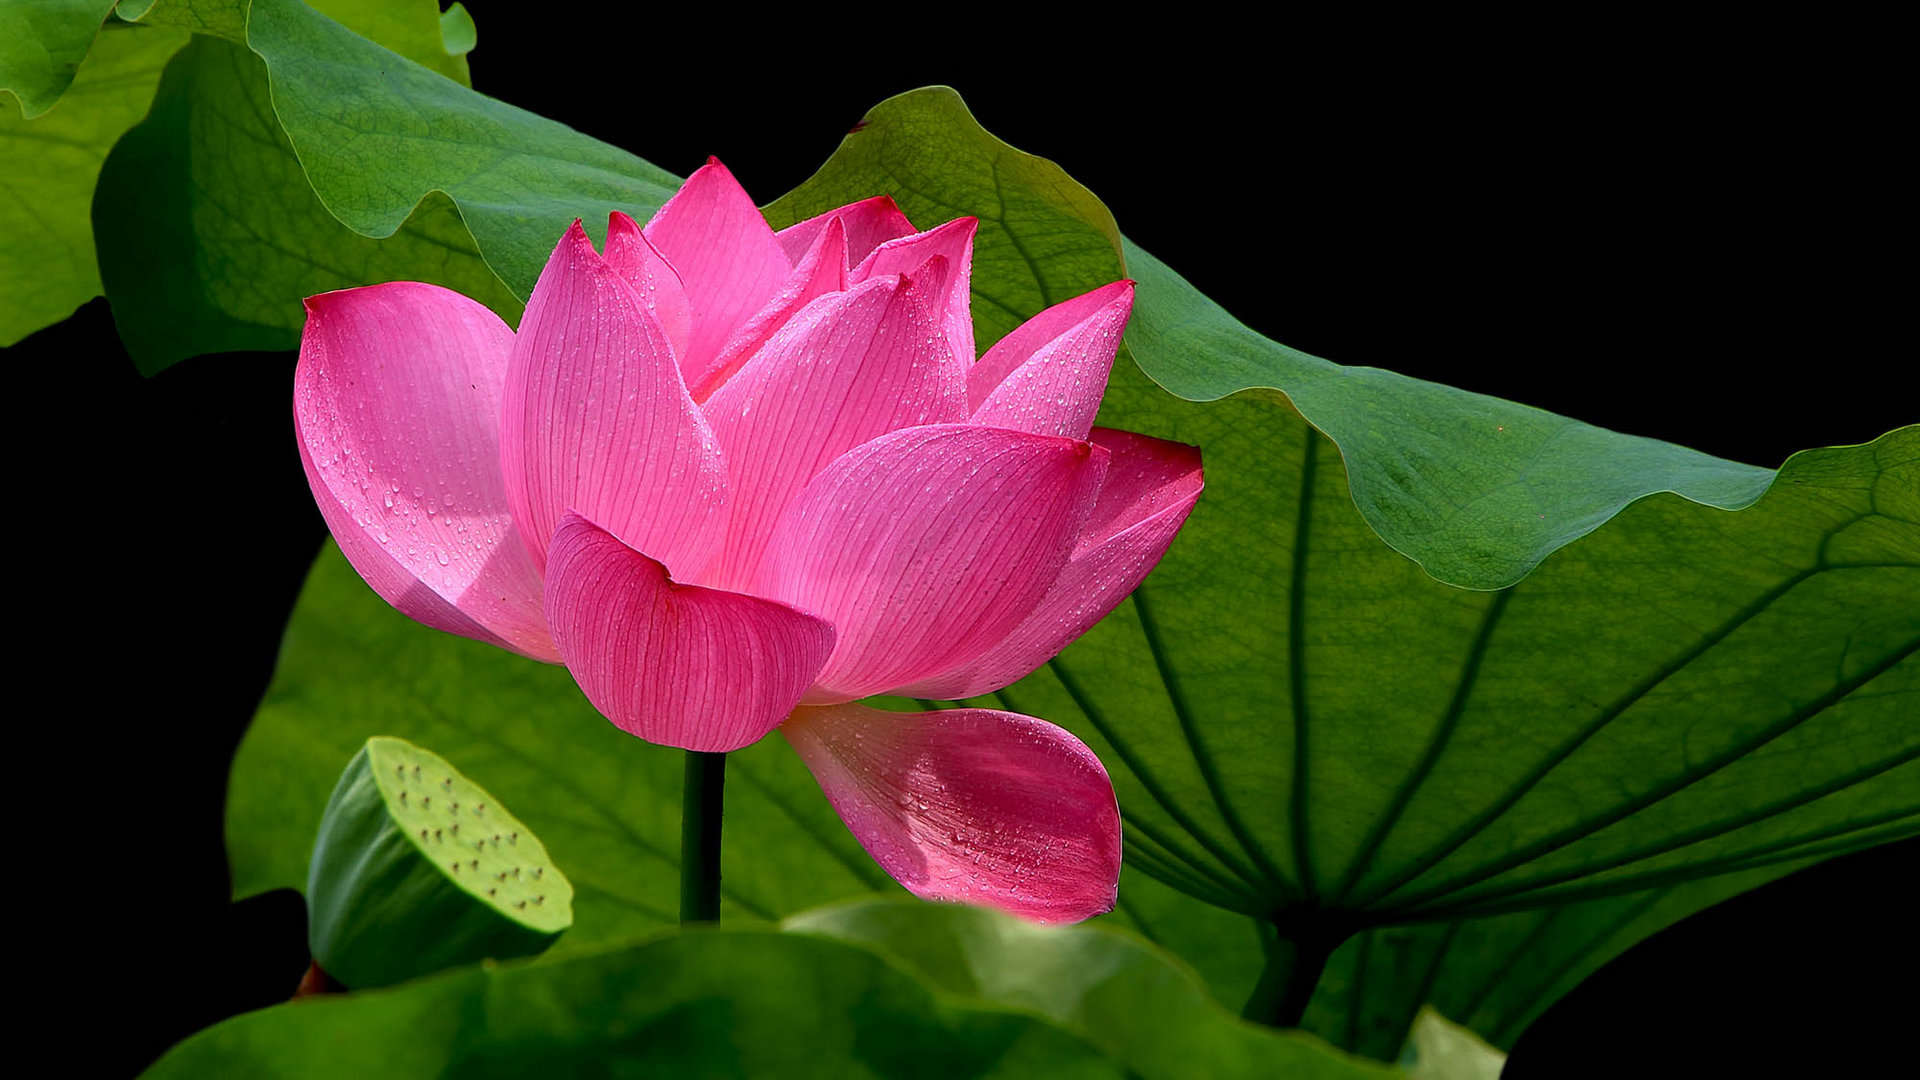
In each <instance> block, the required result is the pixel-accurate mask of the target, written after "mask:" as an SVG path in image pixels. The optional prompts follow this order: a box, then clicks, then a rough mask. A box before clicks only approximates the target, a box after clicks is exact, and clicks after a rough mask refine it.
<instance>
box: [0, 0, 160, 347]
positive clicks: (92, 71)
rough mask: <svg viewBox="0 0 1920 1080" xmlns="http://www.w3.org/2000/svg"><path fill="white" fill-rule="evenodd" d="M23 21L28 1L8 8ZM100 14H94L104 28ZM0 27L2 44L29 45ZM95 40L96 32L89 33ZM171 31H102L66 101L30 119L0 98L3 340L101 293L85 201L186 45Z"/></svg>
mask: <svg viewBox="0 0 1920 1080" xmlns="http://www.w3.org/2000/svg"><path fill="white" fill-rule="evenodd" d="M5 10H6V12H7V13H9V14H7V15H5V16H0V17H5V18H17V17H19V16H18V15H17V14H14V13H18V12H20V11H24V10H26V9H25V8H24V7H19V8H16V7H8V8H6V9H5ZM98 24H99V20H97V19H96V20H94V25H95V26H96V27H97V26H98ZM10 33H12V32H11V31H9V30H8V29H7V28H6V27H5V26H4V25H0V42H4V43H6V44H5V45H0V48H22V47H24V45H23V44H22V41H21V40H20V39H15V38H11V37H10ZM88 40H89V41H91V40H92V35H91V34H89V35H88ZM186 40H187V38H186V35H185V34H182V33H179V32H176V31H171V30H154V29H147V28H136V27H120V28H116V29H115V30H114V31H113V32H111V33H106V34H102V35H101V36H100V40H99V42H98V43H97V45H96V46H95V47H94V49H93V51H92V52H91V53H89V54H88V55H87V58H86V61H85V63H82V64H81V65H80V66H79V71H78V74H77V75H74V76H73V85H72V86H71V87H69V88H67V90H66V93H65V96H64V97H62V98H61V99H60V103H59V107H58V108H54V109H53V110H52V111H50V112H44V113H43V114H41V115H39V116H36V117H35V118H33V119H28V118H27V117H26V116H25V115H22V114H20V113H16V112H15V111H14V110H13V108H12V107H11V106H10V105H8V104H6V103H5V102H4V101H0V158H4V160H5V161H6V163H7V167H6V169H5V170H4V171H0V236H4V237H5V238H6V241H5V243H4V244H3V245H0V346H5V345H12V344H13V343H14V342H16V341H19V340H20V339H21V338H23V337H26V336H27V335H28V334H31V333H33V332H34V331H35V330H38V329H40V328H41V327H44V326H50V325H52V324H53V323H56V322H59V321H60V320H62V319H64V318H66V317H67V316H68V315H71V314H73V310H74V309H75V308H77V307H79V306H80V305H81V304H84V303H86V302H87V301H88V300H91V299H93V298H94V297H96V296H98V295H100V268H99V265H98V263H97V261H96V260H95V258H94V251H93V223H92V221H91V220H90V218H89V215H88V208H89V207H90V206H91V205H92V203H93V188H94V183H95V181H96V180H97V179H98V177H99V175H100V166H101V164H102V162H103V161H104V160H105V159H106V156H107V151H108V150H110V149H111V148H112V147H113V144H114V141H115V140H117V139H119V138H120V136H121V134H122V133H124V132H125V131H126V130H127V129H128V128H130V127H132V126H133V125H134V124H135V123H136V122H138V121H139V119H140V118H141V117H142V116H143V115H145V114H146V111H147V106H148V105H149V104H150V103H151V102H152V101H153V94H154V90H155V88H156V87H157V86H158V85H159V82H160V69H161V68H162V67H164V66H165V64H166V62H167V58H168V57H169V56H172V55H173V54H174V52H175V51H177V50H178V49H179V48H180V46H181V45H183V44H185V43H186Z"/></svg>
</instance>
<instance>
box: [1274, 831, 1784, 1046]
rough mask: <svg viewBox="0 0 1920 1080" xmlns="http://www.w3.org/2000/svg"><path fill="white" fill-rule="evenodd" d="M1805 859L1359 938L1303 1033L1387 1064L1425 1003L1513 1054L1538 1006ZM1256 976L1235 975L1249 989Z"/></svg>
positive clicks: (1343, 952) (1310, 1010) (1336, 964)
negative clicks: (1658, 935) (1655, 937)
mask: <svg viewBox="0 0 1920 1080" xmlns="http://www.w3.org/2000/svg"><path fill="white" fill-rule="evenodd" d="M1814 861H1817V860H1812V859H1804V860H1798V861H1794V862H1787V863H1777V864H1772V865H1768V866H1763V867H1761V868H1759V869H1756V870H1747V871H1743V872H1738V873H1731V874H1720V875H1716V876H1714V877H1708V878H1701V879H1698V880H1694V881H1687V882H1682V883H1680V884H1677V885H1666V886H1661V887H1658V888H1653V889H1646V890H1642V891H1640V892H1635V893H1626V894H1623V895H1619V896H1609V897H1603V898H1601V899H1598V900H1584V901H1579V902H1575V903H1569V904H1558V905H1553V906H1549V907H1542V908H1534V909H1531V910H1528V911H1521V912H1515V913H1513V914H1509V915H1489V916H1484V917H1481V918H1477V919H1457V920H1452V921H1448V922H1443V923H1420V924H1417V925H1411V926H1386V927H1380V928H1377V929H1372V930H1365V931H1362V932H1360V933H1358V934H1356V935H1354V937H1353V938H1352V939H1350V940H1349V941H1348V942H1347V943H1346V944H1344V945H1342V946H1341V947H1340V948H1339V950H1338V951H1336V952H1335V953H1334V954H1333V957H1332V959H1331V960H1329V961H1328V963H1327V968H1326V972H1325V974H1324V975H1323V976H1322V977H1321V979H1320V983H1319V986H1318V988H1317V989H1316V990H1315V992H1314V996H1313V1000H1312V1001H1311V1002H1310V1003H1309V1004H1308V1006H1307V1011H1306V1015H1305V1016H1304V1017H1303V1019H1302V1021H1301V1026H1302V1027H1305V1028H1307V1029H1308V1030H1310V1031H1314V1032H1318V1033H1320V1034H1321V1035H1323V1036H1325V1037H1326V1038H1328V1039H1330V1040H1332V1041H1334V1042H1336V1043H1338V1044H1340V1045H1342V1046H1345V1047H1348V1048H1349V1049H1352V1050H1354V1051H1356V1052H1358V1053H1362V1054H1368V1055H1370V1056H1373V1057H1377V1058H1384V1059H1389V1060H1391V1059H1392V1058H1393V1057H1394V1056H1395V1054H1396V1053H1398V1052H1399V1049H1400V1048H1401V1047H1402V1046H1403V1045H1404V1044H1405V1043H1406V1042H1407V1041H1408V1039H1409V1037H1410V1036H1409V1027H1410V1026H1412V1027H1414V1028H1415V1029H1416V1031H1417V1027H1418V1016H1419V1014H1420V1011H1421V1009H1422V1008H1423V1007H1426V1006H1427V1005H1429V1004H1431V1005H1432V1007H1433V1008H1436V1009H1438V1010H1439V1011H1440V1012H1441V1013H1444V1014H1445V1015H1447V1016H1449V1017H1452V1018H1453V1019H1455V1020H1457V1021H1459V1022H1460V1023H1461V1024H1464V1025H1466V1026H1468V1027H1469V1028H1471V1029H1472V1030H1474V1031H1478V1032H1483V1033H1485V1035H1486V1037H1487V1039H1488V1040H1489V1041H1491V1042H1493V1043H1495V1044H1497V1045H1499V1046H1512V1045H1514V1043H1515V1041H1516V1040H1517V1039H1518V1038H1519V1035H1520V1033H1521V1032H1522V1031H1523V1030H1525V1029H1526V1027H1527V1025H1528V1024H1529V1023H1530V1022H1531V1021H1532V1020H1533V1019H1534V1018H1535V1017H1537V1016H1539V1015H1540V1014H1541V1013H1542V1012H1544V1011H1545V1010H1546V1008H1547V1006H1549V1005H1551V1004H1552V1003H1553V1002H1554V1001H1556V1000H1558V999H1559V998H1560V997H1561V996H1563V995H1564V994H1566V993H1567V992H1568V991H1569V990H1571V989H1572V988H1573V987H1575V986H1577V985H1579V983H1580V982H1581V980H1583V979H1585V978H1586V977H1587V976H1588V975H1591V974H1592V973H1593V972H1595V971H1597V970H1598V969H1599V968H1600V966H1601V965H1602V964H1605V963H1606V962H1607V961H1608V960H1611V959H1612V958H1613V957H1615V956H1617V955H1619V954H1620V953H1622V952H1624V951H1625V950H1626V949H1627V948H1628V947H1629V946H1631V945H1633V944H1635V943H1636V942H1639V941H1641V940H1644V939H1645V938H1647V937H1650V936H1651V935H1653V934H1654V933H1655V932H1656V931H1659V930H1662V929H1664V928H1666V927H1667V926H1670V925H1672V924H1673V923H1675V922H1677V921H1679V920H1680V919H1683V918H1685V917H1686V916H1688V915H1691V914H1693V913H1694V912H1696V911H1699V910H1701V909H1704V908H1706V907H1709V906H1711V905H1713V904H1716V903H1719V902H1720V901H1721V900H1724V899H1727V898H1729V897H1732V896H1735V895H1738V894H1739V893H1742V892H1745V891H1747V890H1748V889H1751V888H1754V887H1756V886H1759V885H1762V884H1765V883H1766V882H1768V881H1771V880H1773V879H1775V878H1778V877H1781V876H1783V875H1785V874H1788V873H1791V872H1792V871H1794V870H1798V869H1800V868H1801V867H1804V866H1807V865H1809V864H1810V863H1812V862H1814ZM1253 977H1254V976H1253V975H1252V973H1244V974H1243V976H1242V978H1243V979H1244V980H1245V982H1246V984H1247V985H1249V986H1251V985H1252V980H1253ZM1410 1018H1412V1020H1411V1021H1410ZM1414 1037H1415V1038H1417V1036H1414Z"/></svg>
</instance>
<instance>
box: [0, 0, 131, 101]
mask: <svg viewBox="0 0 1920 1080" xmlns="http://www.w3.org/2000/svg"><path fill="white" fill-rule="evenodd" d="M113 5H114V0H12V2H10V3H7V4H5V5H0V91H11V92H12V94H13V96H14V99H15V102H16V103H17V104H18V106H19V108H20V113H21V115H22V116H23V117H24V118H25V119H28V120H31V119H33V118H34V117H36V116H39V115H40V114H42V113H44V112H46V111H47V110H48V109H51V108H53V106H54V103H55V102H57V101H59V100H60V95H62V94H64V93H66V92H67V87H68V86H70V85H72V83H73V80H74V77H75V76H76V75H77V74H78V73H79V71H80V63H81V61H83V60H85V59H86V57H87V52H88V50H90V49H92V48H93V38H94V35H95V34H97V33H99V32H100V24H101V23H102V22H103V21H105V20H106V17H107V14H108V13H109V12H111V11H112V10H113ZM13 115H14V113H13V109H12V108H11V107H9V106H8V105H7V104H6V103H5V102H0V116H5V117H7V118H12V116H13Z"/></svg>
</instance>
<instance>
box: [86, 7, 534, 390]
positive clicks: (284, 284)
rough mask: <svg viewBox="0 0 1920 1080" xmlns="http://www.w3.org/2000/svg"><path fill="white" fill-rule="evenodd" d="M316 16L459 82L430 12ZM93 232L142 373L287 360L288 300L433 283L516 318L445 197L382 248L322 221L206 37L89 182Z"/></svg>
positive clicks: (287, 150) (263, 117)
mask: <svg viewBox="0 0 1920 1080" xmlns="http://www.w3.org/2000/svg"><path fill="white" fill-rule="evenodd" d="M328 6H329V7H330V8H331V9H332V10H334V11H335V12H336V14H338V15H340V17H341V18H343V19H347V20H349V21H355V22H362V23H364V24H366V26H367V28H368V29H369V30H370V31H372V32H376V33H389V34H392V35H393V37H392V38H391V39H389V40H390V42H391V43H392V44H393V45H395V46H396V47H401V48H405V49H407V50H408V51H409V53H410V54H412V55H417V56H419V57H421V58H422V59H426V60H433V59H434V58H435V57H436V56H437V57H438V58H439V59H441V60H445V61H448V62H452V61H458V68H457V71H456V72H454V73H455V74H458V75H459V76H461V77H463V78H464V76H465V71H466V69H465V60H464V58H461V57H448V56H447V54H446V52H445V51H444V49H443V48H442V46H441V45H440V38H439V33H440V31H439V22H438V18H437V14H438V12H437V8H435V7H434V5H432V4H431V3H426V4H411V3H410V4H403V5H390V4H376V3H372V2H371V0H339V2H336V3H334V4H332V5H328ZM302 10H303V11H305V10H307V9H304V8H303V9H302ZM196 12H197V13H198V14H200V15H201V16H203V17H205V18H208V19H212V18H213V15H212V14H209V12H208V10H207V9H204V8H192V9H181V8H177V7H172V6H168V5H161V6H160V7H159V9H158V10H156V11H155V12H151V13H149V14H148V15H147V16H146V19H147V21H165V18H166V16H167V15H169V14H172V15H174V16H175V17H176V21H185V20H184V19H181V18H179V17H180V16H182V15H184V14H190V13H196ZM214 13H215V14H217V9H214ZM308 16H309V17H310V18H313V19H315V20H317V21H320V22H326V20H325V19H323V18H321V17H320V16H319V15H317V14H314V13H312V12H310V11H309V12H308ZM423 20H424V21H423ZM215 21H216V22H217V20H215ZM327 25H329V26H331V25H333V24H331V23H327ZM427 32H431V34H432V37H431V39H430V40H428V39H427V38H426V37H425V36H424V35H425V34H426V33H427ZM348 36H349V37H352V35H348ZM353 40H355V41H357V42H360V43H361V45H362V47H364V48H365V49H367V50H369V51H371V52H373V53H377V54H379V55H382V56H389V57H391V54H387V53H384V52H382V51H381V50H380V49H379V48H378V47H377V46H375V45H373V44H371V43H369V42H366V41H364V40H362V39H360V38H357V37H355V38H353ZM394 62H395V63H402V62H403V61H399V60H397V59H396V60H394ZM421 78H422V79H425V80H431V81H434V82H438V83H441V84H444V85H445V86H446V87H447V88H448V89H449V90H450V91H453V92H458V93H463V94H469V95H471V94H472V91H470V90H467V89H466V88H465V87H464V86H461V85H460V84H459V83H456V82H454V81H452V80H451V79H449V78H445V77H442V76H441V75H439V74H434V73H432V72H427V71H424V70H422V71H421ZM94 223H95V233H96V235H97V238H98V244H99V253H100V270H101V275H102V277H103V278H104V279H105V283H106V291H107V295H108V297H109V298H110V299H111V301H112V303H113V311H114V318H115V321H116V322H117V323H118V325H119V327H120V332H121V336H122V338H123V339H124V340H125V341H126V343H127V348H128V351H129V353H130V354H131V355H132V356H133V357H134V360H135V363H136V364H138V365H139V366H140V368H141V370H143V371H146V372H148V373H150V374H151V373H152V372H155V371H158V370H160V369H161V368H164V367H165V366H167V365H168V364H171V363H173V362H174V361H176V360H180V359H182V358H185V357H188V356H194V355H197V354H200V353H207V352H223V351H232V350H244V349H282V348H291V347H292V346H293V345H294V344H295V343H296V342H297V341H298V335H299V327H300V324H301V321H302V319H303V318H304V312H303V311H302V308H301V300H302V299H303V298H304V297H306V296H309V295H311V294H314V293H318V292H325V291H327V290H330V289H339V288H345V287H348V286H352V285H362V284H367V283H371V282H376V281H388V280H394V279H414V280H424V281H432V282H435V283H438V284H443V285H446V286H448V287H450V288H454V289H458V290H459V291H461V292H464V293H467V294H468V295H471V296H473V297H475V298H476V299H479V300H481V301H482V302H484V303H487V304H489V305H490V306H492V307H494V308H495V309H497V310H500V311H502V312H503V313H504V314H506V315H508V316H509V317H512V316H514V315H516V314H517V312H518V310H519V301H518V300H517V299H516V298H515V297H514V296H513V294H512V293H510V292H509V291H507V289H506V288H505V287H504V286H503V285H501V283H500V281H499V279H498V278H496V277H495V276H494V274H493V271H492V270H491V269H489V268H488V267H487V265H486V263H485V262H484V261H482V260H481V259H480V257H479V254H478V252H477V251H476V249H475V247H474V243H473V238H472V237H471V236H470V235H469V234H468V232H467V228H466V226H465V224H463V222H462V221H461V218H460V214H459V213H458V211H457V210H456V209H455V208H454V207H453V205H452V204H451V203H450V202H449V201H448V200H447V199H446V197H445V196H441V195H435V196H432V197H431V198H428V199H427V200H425V201H424V202H422V203H421V205H420V206H419V207H418V208H417V209H415V211H414V212H413V214H412V215H411V216H410V217H409V218H408V219H407V220H406V221H405V223H404V224H403V225H402V226H401V227H400V228H399V229H398V230H396V231H393V232H392V234H391V235H390V236H387V237H385V238H383V239H374V238H371V237H368V236H364V235H361V234H359V233H356V232H354V231H353V230H352V229H349V228H348V227H346V226H345V225H343V224H342V223H341V222H340V221H339V220H338V219H337V218H335V217H334V216H333V214H332V213H330V212H329V211H328V210H327V208H326V207H325V206H323V205H322V204H321V202H320V200H319V199H318V197H316V196H315V195H314V193H313V190H312V188H311V186H310V185H309V182H308V179H307V176H306V173H305V170H304V169H303V168H302V167H301V163H300V161H299V159H297V158H296V157H295V156H294V154H293V151H292V149H291V147H290V146H289V145H288V142H287V138H286V135H285V133H284V131H283V130H282V128H281V124H280V121H279V119H278V117H277V115H276V112H275V108H274V103H273V102H272V101H271V100H270V99H269V95H268V90H267V79H266V68H265V66H264V65H263V64H262V62H261V61H260V59H259V58H258V57H256V56H255V55H253V54H252V53H250V52H248V51H247V50H246V49H245V48H243V47H241V46H240V45H238V44H235V43H233V42H231V41H228V40H224V39H223V38H221V37H219V36H216V35H211V34H208V35H199V36H196V37H195V39H194V41H193V43H192V44H191V45H190V46H188V47H187V48H186V49H185V50H183V51H182V52H181V53H180V55H179V56H177V57H175V58H174V61H173V62H172V63H171V64H170V65H168V68H167V74H166V77H165V78H164V79H163V80H162V83H161V87H160V92H159V95H158V97H157V98H156V100H155V102H154V107H153V111H152V113H151V114H150V115H149V116H148V117H147V118H146V119H145V120H144V121H142V122H141V123H140V124H139V125H138V126H137V127H135V128H134V129H133V130H132V131H131V132H129V133H128V134H127V136H126V137H125V138H124V139H122V140H121V141H120V143H119V145H118V146H116V147H115V148H114V150H113V153H112V155H111V156H110V158H109V159H108V161H107V163H106V167H105V169H104V170H103V171H102V173H101V177H100V186H99V191H98V194H97V198H96V199H95V202H94ZM181 267H192V268H193V272H192V273H182V272H181V271H180V268H181Z"/></svg>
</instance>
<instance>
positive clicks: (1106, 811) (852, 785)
mask: <svg viewBox="0 0 1920 1080" xmlns="http://www.w3.org/2000/svg"><path fill="white" fill-rule="evenodd" d="M780 732H781V734H783V735H785V736H786V737H787V741H788V742H789V743H791V744H792V745H793V748H794V750H795V751H797V752H798V753H799V755H800V760H802V761H804V762H806V765H807V768H808V769H810V770H812V772H813V776H814V779H815V780H817V781H819V783H820V787H821V790H823V791H825V792H826V795H827V801H829V802H831V803H832V804H833V808H834V809H835V810H837V811H839V813H840V819H841V820H842V821H844V822H846V823H847V829H848V830H849V831H851V832H852V833H853V835H854V836H855V838H857V839H858V840H859V841H860V845H861V846H862V847H864V848H866V849H867V853H868V854H870V855H872V856H873V858H874V861H875V862H878V863H879V864H880V866H881V868H882V869H884V870H885V871H886V872H887V873H888V874H890V875H892V876H893V879H894V880H895V881H898V882H899V883H900V884H902V885H904V886H906V887H907V890H908V891H909V892H911V893H913V894H914V895H915V896H919V897H923V898H925V899H928V900H951V901H958V902H961V903H967V904H981V905H986V906H989V907H996V908H999V909H1001V910H1003V911H1010V912H1012V913H1014V914H1016V915H1021V916H1024V917H1026V918H1029V919H1038V920H1041V921H1044V922H1075V921H1078V920H1080V919H1087V918H1091V917H1093V916H1095V915H1099V914H1101V913H1103V912H1107V911H1111V910H1112V909H1113V905H1114V901H1115V899H1116V897H1117V896H1118V894H1119V883H1120V808H1119V805H1118V804H1117V803H1116V802H1115V800H1114V795H1113V784H1112V782H1111V781H1109V780H1108V779H1107V771H1106V769H1105V768H1103V767H1102V766H1101V764H1100V759H1098V758H1096V757H1095V756H1094V755H1093V751H1091V750H1089V749H1087V747H1086V746H1085V744H1083V743H1081V742H1080V740H1078V739H1076V738H1074V737H1073V736H1072V735H1070V734H1068V733H1067V732H1065V731H1063V730H1061V729H1060V728H1058V727H1055V726H1054V725H1052V724H1049V723H1047V722H1046V721H1044V720H1036V719H1034V718H1033V717H1031V716H1022V715H1020V714H1019V713H1010V712H999V711H996V710H993V709H951V710H947V711H944V712H930V713H890V712H882V711H880V710H878V709H869V708H867V707H865V706H862V705H852V704H848V705H830V706H826V707H821V708H810V707H805V706H803V707H801V708H799V709H797V710H795V711H794V714H793V717H792V719H790V720H788V721H787V723H786V724H784V725H782V727H781V728H780Z"/></svg>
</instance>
